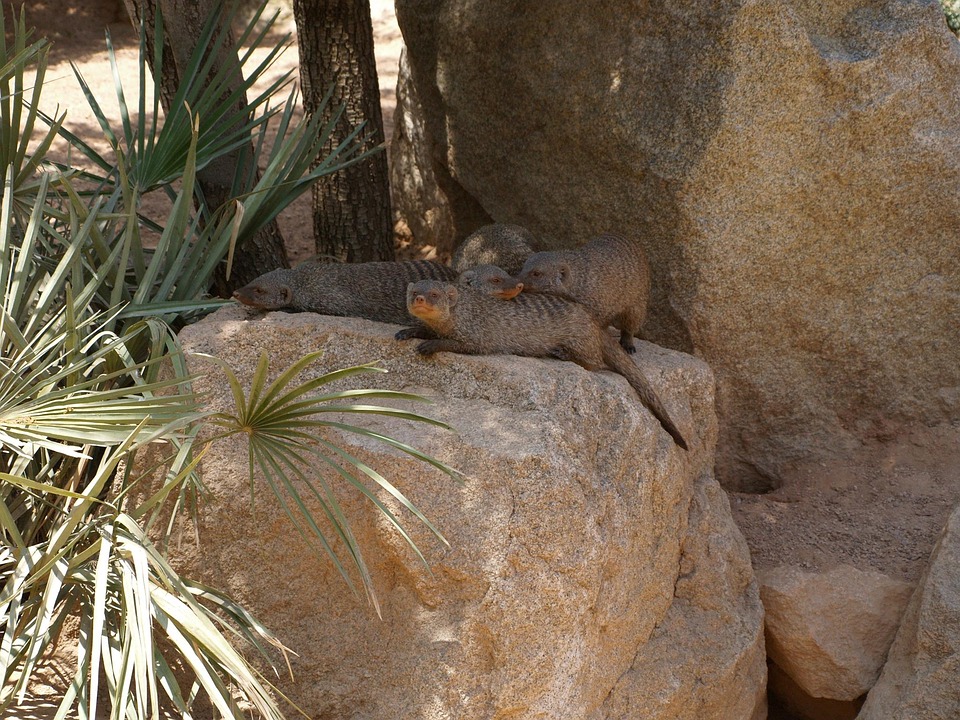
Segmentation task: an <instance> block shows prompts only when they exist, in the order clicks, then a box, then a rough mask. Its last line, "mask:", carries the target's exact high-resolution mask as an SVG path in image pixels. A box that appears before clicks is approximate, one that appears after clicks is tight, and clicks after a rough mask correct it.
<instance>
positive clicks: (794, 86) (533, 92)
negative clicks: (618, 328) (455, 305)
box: [396, 0, 960, 491]
mask: <svg viewBox="0 0 960 720" xmlns="http://www.w3.org/2000/svg"><path fill="white" fill-rule="evenodd" d="M396 8H397V19H398V22H399V24H400V28H401V30H402V31H403V34H404V39H405V42H406V44H407V51H408V54H409V60H410V73H411V76H412V77H413V80H414V82H415V83H416V85H417V89H418V92H419V95H420V98H421V101H422V108H423V118H424V128H425V134H424V137H425V139H426V142H428V143H429V150H430V153H431V156H432V157H433V159H434V164H435V165H437V166H442V171H441V170H438V171H437V173H438V176H443V177H445V178H446V181H445V183H444V184H443V185H442V188H443V189H444V191H445V193H446V195H447V198H448V200H449V202H450V209H451V213H452V217H453V222H454V225H455V227H456V228H458V229H459V228H462V230H463V231H462V232H460V233H459V236H460V237H462V236H463V235H465V234H466V232H469V231H470V230H472V229H473V228H475V227H476V226H477V225H479V224H482V222H488V221H489V220H482V221H481V220H478V219H477V218H495V219H496V220H497V221H498V222H507V223H517V224H520V225H523V226H525V227H528V228H529V229H530V230H531V231H532V232H533V233H534V234H535V235H536V236H537V237H551V236H552V237H556V238H557V239H558V240H559V242H560V244H562V245H564V246H575V245H578V244H582V243H583V242H585V241H586V240H587V239H588V238H589V237H590V236H592V235H595V234H597V233H599V232H604V231H610V232H616V233H620V234H623V235H625V236H627V237H635V238H637V239H638V242H642V243H643V244H644V247H645V249H646V250H647V254H648V255H649V257H650V263H651V269H652V296H651V309H650V317H649V319H648V321H647V324H646V326H645V328H644V333H645V337H647V338H650V339H653V340H655V341H657V342H660V343H662V344H665V345H669V346H671V347H675V348H678V349H682V350H685V351H687V352H693V353H694V354H696V355H697V356H698V357H701V358H703V359H704V360H706V361H707V362H708V363H709V364H710V367H711V368H712V369H713V371H714V372H715V373H716V378H717V412H718V414H719V416H720V418H721V434H720V438H719V444H718V453H717V475H718V477H719V478H720V480H721V482H722V483H723V484H724V485H725V486H726V487H730V488H736V489H741V490H748V491H756V490H762V489H764V488H766V489H769V488H771V487H776V486H777V484H778V483H779V482H780V480H781V479H782V478H783V477H784V476H786V475H788V474H789V473H790V471H791V469H792V467H793V466H794V464H795V463H797V462H799V461H801V460H808V459H809V458H810V457H811V456H812V455H815V454H822V455H825V456H828V457H829V456H831V455H833V454H842V453H843V452H845V451H846V450H849V449H850V448H854V447H857V446H858V444H859V442H860V441H861V440H862V439H863V438H870V437H873V436H875V435H876V434H877V433H878V432H884V431H885V428H888V427H890V426H891V425H892V426H893V427H894V428H896V427H897V426H898V425H909V424H911V423H914V422H917V421H918V420H919V421H922V422H923V423H925V424H935V423H940V422H944V421H950V420H951V419H952V418H956V417H957V416H958V414H960V323H957V322H956V318H957V317H958V316H960V252H958V238H957V227H960V93H958V92H957V90H956V78H957V77H958V76H960V43H958V42H957V38H956V37H955V36H953V34H952V33H951V32H950V31H949V30H948V28H947V26H946V24H945V22H944V19H943V12H942V10H941V9H940V7H939V5H938V3H936V2H914V1H913V0H890V1H889V2H877V3H873V2H864V0H823V1H818V2H812V1H810V0H802V1H801V0H746V1H744V0H721V1H720V2H706V1H705V0H699V1H697V2H685V3H649V2H646V1H645V0H625V1H620V0H618V1H617V2H611V1H610V0H602V1H601V2H595V3H590V5H589V6H585V5H584V3H582V2H580V0H553V1H552V2H550V3H542V4H540V5H539V6H538V7H536V8H526V7H525V8H524V12H517V5H516V3H515V2H507V1H506V0H485V2H474V1H473V0H397V2H396Z"/></svg>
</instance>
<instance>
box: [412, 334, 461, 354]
mask: <svg viewBox="0 0 960 720" xmlns="http://www.w3.org/2000/svg"><path fill="white" fill-rule="evenodd" d="M417 352H418V353H420V354H421V355H433V354H434V353H438V352H455V353H463V354H468V355H469V354H471V352H470V348H469V347H468V346H467V345H464V344H463V343H462V342H460V341H459V340H453V339H451V338H434V339H431V340H424V341H423V342H422V343H420V344H419V345H417Z"/></svg>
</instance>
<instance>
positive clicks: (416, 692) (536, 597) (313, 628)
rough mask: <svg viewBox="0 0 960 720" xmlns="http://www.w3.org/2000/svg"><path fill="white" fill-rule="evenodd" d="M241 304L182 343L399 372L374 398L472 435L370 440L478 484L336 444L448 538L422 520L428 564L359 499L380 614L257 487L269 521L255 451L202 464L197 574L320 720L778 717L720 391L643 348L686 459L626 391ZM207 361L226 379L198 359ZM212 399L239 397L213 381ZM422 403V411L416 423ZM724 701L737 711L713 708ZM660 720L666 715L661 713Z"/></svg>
mask: <svg viewBox="0 0 960 720" xmlns="http://www.w3.org/2000/svg"><path fill="white" fill-rule="evenodd" d="M246 317H247V316H246V315H245V314H244V311H242V310H241V309H239V308H229V309H225V310H221V311H220V312H218V313H217V314H215V315H213V316H212V317H210V318H208V319H207V320H204V321H203V322H200V323H198V324H196V325H193V326H190V327H188V328H186V329H185V330H184V331H183V333H182V339H183V341H184V345H185V347H186V348H187V349H188V350H189V351H193V352H198V351H202V352H210V353H213V354H215V355H218V356H221V357H225V358H229V360H230V362H231V364H232V365H233V366H234V367H236V368H238V371H239V372H240V374H241V376H243V377H246V378H249V376H250V374H251V372H252V369H253V366H254V364H255V362H256V360H257V357H258V356H259V353H260V351H261V349H262V348H267V349H269V351H270V355H271V362H272V363H273V367H274V369H275V370H279V369H280V368H281V367H283V366H285V365H286V364H288V363H290V362H292V361H293V360H294V359H296V358H298V357H300V356H301V355H303V354H304V353H306V352H307V351H310V350H316V349H323V350H324V356H323V358H322V361H321V362H320V363H319V365H318V366H317V367H316V368H312V369H311V372H320V371H321V370H328V369H331V368H338V367H344V366H347V365H353V364H356V363H361V362H368V361H371V360H378V364H379V365H380V366H381V367H384V368H386V369H387V370H389V371H390V372H389V374H387V375H376V376H366V377H363V378H362V379H360V380H359V381H358V382H353V379H351V380H350V382H347V383H344V385H343V387H355V386H363V385H374V386H378V387H388V388H394V389H403V390H412V391H416V392H421V393H425V394H427V395H429V396H432V397H433V398H434V399H435V404H433V405H431V406H430V407H429V408H427V411H428V412H429V414H430V415H432V416H434V417H437V418H439V419H441V420H445V421H447V422H449V423H450V424H451V425H453V426H454V427H455V429H456V430H455V432H444V431H440V430H438V429H437V428H432V427H416V426H408V425H400V424H397V423H396V422H395V421H393V420H390V419H384V418H376V417H374V418H372V420H371V423H370V425H371V426H372V427H373V428H374V429H376V430H380V431H385V432H387V433H388V434H394V435H395V436H397V437H399V438H400V439H402V440H404V441H405V442H410V443H412V444H414V445H416V446H417V447H419V448H421V449H423V450H425V451H426V452H429V453H431V454H433V455H435V456H437V457H439V458H441V459H443V460H445V461H447V462H450V463H452V464H453V465H455V466H457V467H460V468H461V469H462V470H464V471H465V472H466V474H467V480H466V481H465V482H464V483H463V484H462V485H456V484H455V483H453V481H451V480H450V479H449V478H447V477H446V476H443V475H441V474H440V473H438V472H435V471H432V469H429V468H426V467H425V466H423V465H422V464H419V463H416V462H413V461H410V460H409V459H407V457H406V456H401V455H399V454H398V453H396V452H393V451H390V450H387V449H384V448H383V447H381V446H379V445H377V444H376V443H374V442H372V441H370V440H369V439H365V438H359V439H358V438H349V437H346V436H341V435H337V436H335V438H334V439H335V440H336V441H337V442H338V443H342V444H343V445H344V447H346V448H347V449H349V451H350V452H353V453H356V454H358V455H359V456H360V457H362V458H363V459H365V460H366V461H368V462H369V463H370V464H371V465H373V466H375V467H376V468H377V469H378V470H380V471H381V472H383V473H384V474H385V475H387V476H388V477H389V478H390V479H391V480H392V481H393V482H395V483H396V484H397V485H398V487H400V489H401V490H403V491H404V492H405V493H407V494H408V495H409V497H410V499H411V500H412V501H413V502H415V503H416V504H417V505H418V506H419V507H420V508H421V509H422V510H423V511H424V512H425V513H426V514H427V516H428V517H430V518H431V519H432V520H433V521H434V522H435V523H436V524H437V525H438V526H439V527H440V528H441V529H442V531H443V532H444V533H445V534H446V535H447V537H448V538H449V539H450V543H451V547H450V548H449V549H445V548H444V547H443V546H441V545H440V544H439V543H438V542H436V541H432V540H431V539H430V537H429V536H428V535H427V534H426V533H425V532H424V531H423V529H422V528H420V527H417V526H415V525H413V524H412V523H411V522H410V521H409V519H408V518H405V522H406V524H407V527H408V529H409V530H410V531H411V534H412V535H413V537H414V538H415V539H416V541H417V542H418V543H419V544H420V546H421V547H422V548H423V549H424V551H425V553H426V555H427V557H428V559H429V561H430V564H431V568H432V573H430V572H427V571H426V570H425V569H424V567H423V566H422V564H420V563H419V562H418V560H417V559H416V558H415V556H414V555H413V553H412V552H411V551H410V549H409V548H408V547H407V546H406V545H405V544H404V542H403V541H402V540H401V539H400V538H399V537H398V536H397V534H396V533H395V532H393V531H392V530H391V528H389V527H388V526H387V523H386V522H385V521H383V519H382V518H380V517H378V516H376V515H375V514H374V513H373V512H372V508H371V507H370V505H369V503H364V502H362V501H361V500H359V499H357V498H356V497H354V496H352V495H351V494H350V493H348V492H345V491H344V492H342V493H341V494H340V498H341V500H342V502H343V505H344V511H345V512H346V513H347V514H348V516H349V517H350V518H351V519H352V520H353V522H354V530H355V532H356V534H357V537H358V539H359V541H360V543H361V545H362V546H363V548H364V549H365V551H366V554H367V559H368V563H369V564H370V567H371V572H372V574H373V577H374V581H375V585H376V589H377V592H378V595H379V597H380V601H381V603H382V609H383V620H382V621H381V620H378V619H377V618H376V616H375V615H374V613H373V612H372V610H371V609H370V607H368V606H367V605H365V604H364V602H362V601H361V600H360V599H358V598H356V597H355V596H353V595H351V593H350V592H349V590H348V589H347V588H346V586H345V584H344V583H343V581H342V579H340V578H339V576H338V575H337V573H336V572H335V571H334V570H333V569H332V567H331V565H330V563H329V561H327V560H326V559H324V558H320V557H317V556H316V555H314V554H312V553H311V551H310V550H308V549H307V548H306V547H305V546H304V544H303V543H302V542H301V541H300V539H299V538H298V537H297V536H296V534H295V533H294V532H293V531H292V530H291V529H290V526H289V524H288V522H287V520H286V519H285V518H284V517H283V513H282V511H280V510H279V509H278V508H277V507H276V503H275V502H273V501H272V500H271V498H270V497H269V494H268V492H267V491H266V490H265V489H264V488H263V487H262V485H259V484H258V486H257V487H258V489H257V505H256V511H255V512H254V511H253V510H252V509H251V507H250V501H249V493H248V491H247V489H246V482H247V481H246V479H245V474H246V457H245V453H244V449H243V446H242V443H240V442H236V443H231V444H229V446H223V447H217V446H214V448H213V449H212V450H211V452H210V453H209V454H208V455H207V456H205V459H204V463H203V474H204V479H205V481H206V483H207V485H208V486H209V488H210V490H211V493H212V494H213V495H214V498H215V502H213V503H210V504H208V505H206V506H205V509H204V511H203V514H202V517H201V529H200V539H201V545H200V547H199V548H197V547H194V546H193V545H192V543H191V541H190V535H189V533H186V534H185V537H184V543H183V546H182V550H181V553H182V554H181V556H180V558H179V563H180V564H181V565H182V566H183V568H184V569H185V570H186V571H187V574H188V576H193V577H197V579H199V580H202V581H205V582H208V583H210V584H213V585H216V586H218V587H224V588H226V589H228V590H229V591H230V592H231V593H232V594H233V595H234V596H235V597H236V598H237V599H238V600H240V601H242V602H243V603H245V604H246V605H247V606H249V607H250V609H251V610H252V611H253V612H254V613H255V614H257V615H258V617H260V619H262V620H263V621H264V622H265V623H266V624H267V625H268V626H269V627H271V628H273V629H274V630H275V631H276V632H277V633H278V634H279V636H280V639H281V640H282V641H283V642H284V643H286V644H287V645H288V646H290V647H291V648H293V649H294V650H296V652H297V653H299V656H298V657H296V658H293V659H292V664H293V671H294V673H295V680H294V681H293V682H289V681H284V680H281V681H280V683H281V687H282V688H283V690H284V692H286V693H288V694H289V695H290V696H291V697H292V698H293V699H294V701H295V702H296V703H297V704H298V705H299V706H300V707H301V708H303V709H304V710H305V711H306V712H307V714H308V715H309V716H310V717H337V718H364V720H376V719H378V718H383V719H384V720H386V719H388V718H389V720H395V719H396V718H398V717H402V718H405V719H406V718H410V719H414V720H417V719H424V720H427V719H429V720H433V719H438V720H439V719H440V718H454V717H456V718H460V719H462V720H470V719H476V720H490V719H491V718H507V717H509V718H517V719H519V718H530V719H532V718H557V719H558V720H560V719H564V720H566V719H568V718H584V719H591V720H605V719H607V718H609V719H610V720H614V718H616V719H617V720H620V718H622V717H627V715H624V714H623V713H622V712H621V711H622V710H623V709H625V708H644V713H643V714H642V715H641V716H643V717H645V718H648V719H649V720H660V719H661V718H664V719H665V718H706V717H723V718H725V720H727V719H729V720H736V719H738V718H743V719H745V720H746V719H750V718H755V717H757V718H759V717H762V715H763V707H764V706H763V692H764V682H765V667H764V660H763V651H762V634H761V627H762V616H761V607H760V605H759V596H758V594H757V587H756V581H755V580H754V578H753V575H752V570H751V568H750V564H749V558H748V555H747V551H746V546H745V544H744V541H743V538H742V536H741V535H740V533H739V531H738V530H737V529H736V527H735V526H734V525H733V523H732V520H731V518H730V513H729V507H728V505H727V501H726V498H725V494H724V493H723V491H722V490H720V488H719V487H718V485H717V484H716V482H715V480H714V479H713V477H712V474H711V467H712V463H713V455H712V450H713V447H714V441H715V437H716V419H715V416H714V414H713V410H712V400H713V396H712V388H713V382H712V376H711V374H710V371H709V369H708V368H707V367H706V365H705V364H703V363H702V362H700V361H697V360H695V359H693V358H691V357H689V356H685V355H682V354H680V353H676V352H673V351H666V350H661V349H659V348H656V347H655V346H652V345H649V344H646V343H641V344H640V349H639V352H638V362H640V363H641V365H642V367H643V368H644V370H645V371H646V372H647V373H648V375H649V377H650V378H651V382H652V383H653V384H654V385H655V386H656V389H657V391H658V393H660V394H661V397H662V398H663V400H664V402H665V403H666V404H667V405H668V406H669V408H670V411H671V412H676V413H677V414H678V415H680V416H686V417H687V420H685V421H684V427H692V428H697V437H695V438H693V442H692V450H691V452H690V453H684V452H683V451H682V450H680V449H679V448H677V447H676V446H675V445H674V444H673V442H672V440H671V439H670V437H669V436H667V435H666V434H665V433H664V432H663V431H662V429H661V428H660V427H659V423H657V421H656V420H655V419H654V418H653V417H652V416H651V415H650V413H649V412H647V411H646V410H645V409H644V408H643V406H642V405H640V403H639V402H637V400H636V398H635V397H634V396H633V395H632V393H631V390H630V388H629V385H628V384H627V383H626V380H624V379H623V378H621V377H619V376H617V375H614V374H612V373H608V372H598V373H591V372H587V371H585V370H583V369H581V368H579V367H577V366H576V365H573V364H571V363H564V362H559V361H552V360H537V359H530V358H517V357H511V356H494V357H469V356H459V355H452V354H446V353H442V354H440V355H438V356H437V357H435V358H433V359H424V358H421V357H419V356H416V355H415V353H414V352H413V349H412V347H411V346H410V344H404V343H399V342H396V341H394V340H392V338H391V335H392V333H393V332H394V331H395V330H396V328H395V327H393V326H388V325H382V324H378V323H373V322H369V321H365V320H357V319H351V318H327V317H321V316H317V315H313V314H309V313H303V314H297V315H287V314H283V313H272V314H268V315H266V316H265V317H263V318H262V319H257V320H247V319H246ZM190 364H191V368H192V369H194V370H196V371H204V372H210V371H211V370H212V369H211V367H210V365H209V364H207V363H205V361H203V360H202V359H201V358H196V357H194V358H191V359H190ZM197 387H198V388H199V389H201V390H203V391H205V392H207V393H210V407H212V408H223V407H225V406H227V405H228V404H229V398H228V390H227V388H226V387H224V384H223V382H222V381H221V380H220V378H219V377H217V376H216V373H213V372H210V374H207V375H204V376H202V377H201V378H200V379H199V380H198V381H197ZM418 409H422V408H418ZM703 708H714V709H716V712H717V714H715V715H704V714H703V713H702V709H703ZM647 710H649V712H647Z"/></svg>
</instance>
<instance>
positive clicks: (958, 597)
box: [857, 507, 960, 720]
mask: <svg viewBox="0 0 960 720" xmlns="http://www.w3.org/2000/svg"><path fill="white" fill-rule="evenodd" d="M958 678H960V507H958V508H957V509H956V510H954V511H953V514H952V515H951V516H950V520H949V521H948V522H947V526H946V528H945V529H944V531H943V535H942V536H941V537H940V541H939V542H938V543H937V547H936V548H935V549H934V551H933V555H932V556H931V558H930V566H929V567H928V569H927V572H926V574H925V575H924V577H923V578H922V579H921V580H920V585H919V586H918V587H917V590H916V592H915V593H914V594H913V597H912V598H911V599H910V604H909V605H908V606H907V610H906V612H905V613H904V617H903V622H902V623H901V625H900V629H899V631H898V632H897V637H896V639H895V640H894V642H893V646H892V647H891V648H890V655H889V659H888V660H887V664H886V665H884V667H883V673H882V674H881V675H880V679H879V680H878V681H877V684H876V685H874V687H873V689H872V690H871V691H870V694H869V695H867V702H866V703H865V704H864V706H863V710H862V711H861V713H860V715H858V716H857V717H858V720H935V719H936V720H939V719H940V718H953V717H957V716H958V715H960V682H958Z"/></svg>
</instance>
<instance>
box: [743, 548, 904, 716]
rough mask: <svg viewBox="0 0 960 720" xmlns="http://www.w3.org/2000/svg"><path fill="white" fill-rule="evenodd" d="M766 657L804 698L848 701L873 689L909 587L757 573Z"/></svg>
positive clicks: (845, 568) (793, 572)
mask: <svg viewBox="0 0 960 720" xmlns="http://www.w3.org/2000/svg"><path fill="white" fill-rule="evenodd" d="M759 578H760V599H761V600H762V601H763V607H764V610H765V612H766V639H767V655H768V657H770V659H772V660H773V661H774V662H775V663H777V665H778V666H779V667H780V668H781V669H782V670H783V671H784V672H785V673H786V674H787V675H789V676H790V677H791V678H792V679H793V681H794V682H796V684H797V685H798V686H799V687H800V688H801V689H802V690H803V691H804V692H806V693H807V694H808V695H811V696H812V697H815V698H830V699H832V700H855V699H856V698H858V697H860V696H861V695H863V694H864V693H865V692H867V691H868V690H869V689H870V688H871V687H872V686H873V684H874V682H876V680H877V677H878V676H879V675H880V670H881V668H882V667H883V663H884V661H885V660H886V657H887V650H888V649H889V648H890V644H891V643H892V642H893V637H894V635H895V633H896V632H897V626H898V625H899V623H900V617H901V615H902V614H903V610H904V608H905V607H906V604H907V601H908V600H909V599H910V593H911V592H912V590H913V587H912V586H911V585H910V584H909V583H905V582H901V581H898V580H894V579H892V578H890V577H888V576H886V575H884V574H883V573H879V572H875V571H864V570H858V569H856V568H854V567H850V566H849V565H841V566H839V567H836V568H834V569H832V570H830V571H828V572H825V573H808V572H804V571H803V570H801V569H799V568H797V567H793V566H781V567H778V568H774V569H773V570H767V571H763V572H761V573H760V574H759Z"/></svg>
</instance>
